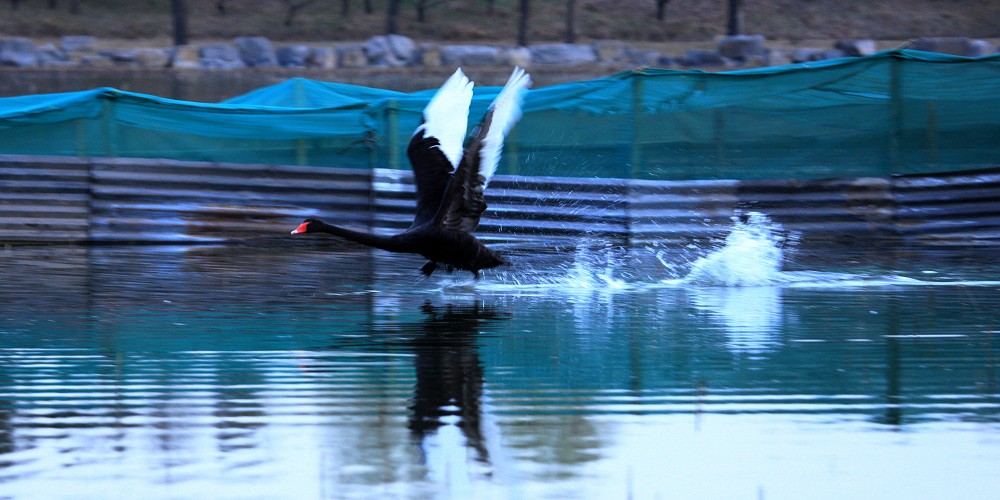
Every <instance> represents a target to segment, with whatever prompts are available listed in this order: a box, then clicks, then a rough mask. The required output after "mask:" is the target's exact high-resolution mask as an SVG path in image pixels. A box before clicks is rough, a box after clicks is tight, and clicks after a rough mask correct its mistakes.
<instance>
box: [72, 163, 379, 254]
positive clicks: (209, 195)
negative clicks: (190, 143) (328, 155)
mask: <svg viewBox="0 0 1000 500" xmlns="http://www.w3.org/2000/svg"><path fill="white" fill-rule="evenodd" d="M92 178H93V190H92V192H93V201H92V205H93V221H92V225H93V230H92V238H93V239H94V240H95V241H170V242H226V241H244V240H252V239H258V238H268V237H277V236H279V235H287V234H288V232H289V231H290V230H291V229H292V228H294V224H296V223H298V222H299V221H301V220H302V219H303V218H305V217H309V216H317V215H322V216H323V217H326V218H328V219H331V221H333V220H336V221H340V222H341V223H347V224H363V225H366V226H367V224H368V219H369V218H368V213H367V207H368V206H369V185H370V173H369V172H367V171H363V170H347V169H331V168H323V167H297V166H276V165H242V164H240V165H237V164H219V163H193V162H180V161H167V160H156V161H148V160H126V159H114V160H101V161H96V162H95V163H94V167H93V174H92Z"/></svg>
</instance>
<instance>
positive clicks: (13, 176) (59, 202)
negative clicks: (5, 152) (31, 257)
mask: <svg viewBox="0 0 1000 500" xmlns="http://www.w3.org/2000/svg"><path fill="white" fill-rule="evenodd" d="M89 201H90V180H89V166H88V163H87V162H86V161H84V160H80V159H76V158H49V159H45V160H42V161H39V160H38V159H37V158H35V157H20V158H12V159H11V160H4V161H0V243H3V242H39V241H46V242H78V241H85V240H87V239H88V231H89V224H90V214H89V212H90V203H89Z"/></svg>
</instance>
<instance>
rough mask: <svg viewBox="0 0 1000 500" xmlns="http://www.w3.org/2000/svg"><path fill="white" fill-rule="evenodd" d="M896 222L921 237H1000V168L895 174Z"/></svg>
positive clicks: (912, 237) (905, 233)
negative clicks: (979, 170) (952, 172)
mask: <svg viewBox="0 0 1000 500" xmlns="http://www.w3.org/2000/svg"><path fill="white" fill-rule="evenodd" d="M892 183H893V197H894V198H895V200H896V203H897V204H898V208H897V210H896V213H895V218H896V220H895V227H896V231H897V232H898V234H899V235H900V236H901V237H902V238H904V239H906V240H909V241H914V242H922V243H939V244H941V243H943V244H947V243H981V244H983V243H988V244H998V243H1000V170H990V171H983V172H976V173H954V174H943V175H934V176H928V175H920V176H900V177H896V178H893V180H892Z"/></svg>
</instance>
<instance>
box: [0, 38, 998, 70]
mask: <svg viewBox="0 0 1000 500" xmlns="http://www.w3.org/2000/svg"><path fill="white" fill-rule="evenodd" d="M99 46H100V43H99V40H98V39H97V38H95V37H92V36H65V37H63V38H62V39H61V40H60V43H59V44H44V45H36V44H35V43H34V41H32V40H31V39H28V38H23V37H15V38H2V39H0V66H9V67H18V68H38V67H42V68H57V67H108V68H113V67H128V68H150V69H152V68H176V69H203V70H231V69H241V68H279V67H284V68H320V69H333V68H362V67H371V68H379V67H401V66H427V67H431V66H509V65H513V64H516V65H520V66H527V67H530V66H533V65H540V66H575V65H585V64H599V65H606V66H608V67H609V69H615V68H627V67H635V66H650V67H674V66H679V67H748V66H749V67H753V66H767V65H774V64H785V63H790V62H806V61H817V60H822V59H830V58H837V57H859V56H866V55H871V54H872V53H874V52H875V50H876V48H875V41H874V40H867V39H861V40H856V39H854V40H838V41H836V43H834V45H833V47H829V48H821V47H815V48H809V47H805V48H775V47H768V46H767V41H766V39H765V38H764V37H763V36H761V35H737V36H729V37H724V38H722V39H721V40H720V41H719V43H718V46H717V48H716V49H715V50H688V51H687V52H686V53H684V54H682V55H669V54H663V53H661V52H658V51H656V50H648V49H640V48H636V47H633V46H631V45H629V44H627V43H625V42H621V41H618V40H601V41H595V42H592V43H579V44H569V43H545V44H538V45H532V46H529V47H513V46H494V45H467V44H456V45H448V44H434V43H417V42H415V41H414V40H413V39H411V38H408V37H405V36H401V35H388V36H375V37H372V38H370V39H368V40H366V41H364V42H354V43H338V44H301V43H299V44H289V45H276V44H274V43H273V42H271V40H269V39H267V38H265V37H259V36H248V37H239V38H236V39H234V40H233V41H232V42H230V43H208V44H203V45H187V46H179V47H160V48H157V47H136V48H131V49H114V50H98V48H97V47H99ZM911 48H913V49H917V50H925V51H931V52H941V53H946V54H954V55H961V56H970V57H978V56H983V55H987V54H991V53H994V52H996V51H997V47H995V46H993V45H992V44H991V43H989V42H987V41H985V40H976V39H971V38H962V37H947V38H940V37H935V38H920V39H917V40H916V41H915V42H914V43H913V44H912V46H911Z"/></svg>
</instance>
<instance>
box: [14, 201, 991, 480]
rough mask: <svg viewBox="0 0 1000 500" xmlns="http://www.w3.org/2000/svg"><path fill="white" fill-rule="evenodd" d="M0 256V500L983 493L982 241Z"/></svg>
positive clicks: (775, 240) (42, 251) (754, 223)
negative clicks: (444, 262)
mask: <svg viewBox="0 0 1000 500" xmlns="http://www.w3.org/2000/svg"><path fill="white" fill-rule="evenodd" d="M779 229H780V228H777V227H775V225H774V224H771V223H770V222H769V221H768V220H767V219H766V218H764V217H762V216H760V217H757V216H755V217H751V219H750V221H748V222H747V223H740V222H736V221H734V225H733V230H732V233H731V234H730V236H729V238H728V239H727V240H726V241H720V242H715V243H704V244H699V245H680V244H676V245H673V244H664V245H660V246H654V247H648V248H633V249H629V250H625V249H622V248H619V247H617V246H616V245H614V244H612V243H610V242H604V241H600V240H582V241H577V242H571V243H566V242H562V243H559V244H555V243H553V244H551V245H543V244H530V245H521V246H518V245H507V246H500V248H501V250H503V251H505V252H507V253H508V254H509V255H511V256H512V260H513V261H514V263H515V265H514V267H512V268H508V269H501V270H492V271H487V272H485V273H484V274H483V277H482V279H480V280H479V281H474V280H473V279H471V276H470V275H469V274H468V273H465V274H459V273H455V274H453V275H446V274H439V275H435V276H433V277H432V278H430V279H424V278H422V277H421V276H420V273H419V271H418V268H419V267H420V265H421V264H422V263H423V262H422V260H421V259H419V258H416V257H412V256H405V255H392V254H387V253H383V252H380V251H370V250H367V249H361V248H357V247H354V246H350V245H347V244H341V243H337V242H333V241H332V240H320V239H309V240H305V239H297V240H295V241H293V242H289V243H287V244H285V243H266V244H248V245H243V246H192V247H165V246H96V247H14V248H8V249H6V250H0V277H2V280H0V497H2V498H8V497H10V498H46V499H48V498H110V497H120V498H240V499H244V498H379V497H390V498H470V497H476V498H600V499H605V498H685V499H692V498H724V499H739V498H745V499H758V498H767V499H776V498H788V499H803V498H809V499H818V498H831V499H844V498H883V499H884V498H899V499H915V498H966V499H968V498H1000V474H998V471H1000V395H998V386H997V378H998V366H1000V308H998V307H997V306H998V304H1000V264H998V263H1000V259H998V258H997V257H1000V252H998V251H997V250H995V249H989V248H977V247H963V248H948V249H926V248H924V249H921V248H898V247H887V248H867V247H850V246H836V247H822V248H815V247H810V248H806V247H804V246H802V245H797V244H796V242H795V241H794V240H790V241H785V242H783V241H781V237H780V236H779V234H780V232H779V231H778V230H779Z"/></svg>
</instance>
